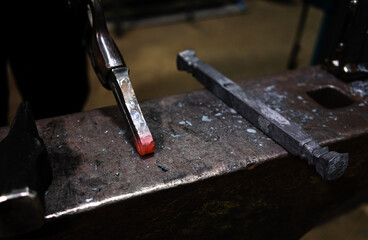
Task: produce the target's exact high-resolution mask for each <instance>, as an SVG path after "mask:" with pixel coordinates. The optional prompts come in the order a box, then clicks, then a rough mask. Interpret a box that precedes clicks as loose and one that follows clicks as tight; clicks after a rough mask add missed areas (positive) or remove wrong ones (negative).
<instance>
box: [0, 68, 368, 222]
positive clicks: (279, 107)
mask: <svg viewBox="0 0 368 240" xmlns="http://www.w3.org/2000/svg"><path fill="white" fill-rule="evenodd" d="M188 81H195V80H194V79H191V77H190V76H189V75H188ZM240 85H241V86H242V87H243V89H244V90H245V91H246V92H247V93H248V94H249V96H252V97H254V98H257V99H260V100H261V101H263V102H265V103H266V104H267V105H269V106H270V107H271V108H273V109H274V110H276V111H278V112H279V113H281V114H282V115H284V116H285V117H286V118H287V119H289V120H292V121H295V122H296V123H298V124H300V125H301V126H302V127H303V129H304V130H305V131H306V132H307V133H309V134H311V135H312V136H313V137H314V138H315V139H316V140H318V141H319V142H320V143H321V144H323V145H329V144H334V143H338V142H341V141H346V140H347V139H353V138H357V137H359V136H362V135H364V136H365V135H367V134H368V84H367V83H366V82H365V83H364V82H363V81H360V82H355V83H353V84H351V85H345V84H344V83H343V82H341V81H339V80H337V79H335V78H334V77H333V76H332V75H330V74H328V73H326V72H324V71H322V70H320V69H319V68H318V67H315V68H306V69H302V70H298V71H292V72H286V73H283V74H280V75H275V76H269V77H265V78H262V79H256V80H253V81H243V82H241V83H240ZM327 85H333V86H335V87H337V88H339V89H340V90H341V91H342V92H344V93H345V94H346V95H348V96H349V97H350V98H351V99H353V100H354V103H353V104H352V105H349V106H347V107H344V108H337V109H328V108H324V107H322V106H320V105H319V104H318V103H316V102H315V101H314V100H313V99H311V98H310V97H309V96H308V95H307V94H306V92H307V91H310V90H313V89H317V88H320V87H321V86H327ZM141 108H142V111H143V113H144V115H145V118H146V120H147V123H148V125H149V127H150V129H151V131H152V135H153V137H154V140H155V143H156V147H157V148H156V150H155V153H154V154H153V155H150V156H147V157H140V156H139V154H138V153H137V152H136V150H135V148H134V145H133V139H132V136H131V134H130V132H129V129H128V126H127V124H126V122H125V120H124V119H123V118H122V117H121V115H120V113H119V111H118V109H117V108H116V107H108V108H103V109H97V110H93V111H88V112H82V113H77V114H72V115H66V116H62V117H57V118H51V119H44V120H39V121H38V122H37V125H38V128H39V133H40V135H41V137H42V138H43V139H44V141H45V144H46V145H47V149H48V152H49V154H50V159H51V164H52V168H53V175H54V180H53V182H52V184H51V186H50V188H49V191H48V192H47V194H46V196H45V203H46V218H47V219H48V220H47V221H49V222H52V221H53V219H58V218H60V217H62V216H68V215H73V214H76V213H79V212H86V211H93V210H95V209H98V208H100V207H101V206H105V207H106V206H109V205H111V204H116V203H119V202H122V203H123V202H124V201H127V200H129V199H135V198H137V197H138V198H139V197H140V196H145V195H148V194H152V193H155V192H159V191H161V190H165V191H167V190H168V189H173V188H175V187H178V186H187V185H190V184H191V183H197V182H201V181H202V180H204V179H209V178H211V177H215V176H224V175H228V174H231V173H237V172H239V171H242V170H245V169H247V170H249V171H252V170H253V169H256V168H261V166H263V165H261V164H262V163H266V162H275V161H278V159H283V158H286V157H287V152H286V151H285V150H283V149H282V148H281V147H280V146H278V145H277V144H276V143H274V142H273V141H272V140H271V139H270V138H268V137H267V136H266V135H264V134H263V133H262V132H260V131H259V130H258V129H256V128H254V127H253V126H252V125H251V124H249V123H248V122H247V121H246V120H245V119H243V118H242V117H241V116H240V115H238V114H237V113H236V112H235V111H234V110H232V109H230V108H229V107H228V106H226V105H225V104H223V103H222V102H221V101H220V100H218V99H217V98H216V97H214V96H213V95H212V94H211V93H209V92H208V91H206V90H201V91H195V92H190V93H186V94H181V95H177V96H171V97H168V98H163V99H157V100H151V101H147V102H143V103H141ZM6 134H7V128H1V129H0V139H2V138H3V137H4V136H5V135H6ZM291 163H293V162H291ZM296 164H302V166H303V164H304V165H305V166H304V167H305V168H306V169H308V168H309V167H308V166H307V163H305V162H303V163H301V162H299V161H296ZM163 168H165V169H163ZM290 168H291V169H292V166H290ZM348 169H349V168H348ZM164 170H168V171H164ZM278 170H280V169H278ZM281 170H284V171H285V174H289V173H290V172H288V170H287V169H285V168H283V169H281ZM308 171H309V172H308V174H311V176H310V179H309V180H310V181H312V182H313V181H314V182H319V181H320V179H319V177H318V175H317V173H315V174H314V175H313V173H314V171H313V170H308ZM259 188H260V189H261V188H262V186H259ZM260 191H261V190H260ZM307 225H308V224H307ZM308 226H309V225H308Z"/></svg>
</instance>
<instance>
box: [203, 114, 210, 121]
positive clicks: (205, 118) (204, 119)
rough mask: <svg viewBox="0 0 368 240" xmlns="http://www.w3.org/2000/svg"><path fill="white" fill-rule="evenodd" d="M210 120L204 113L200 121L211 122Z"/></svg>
mask: <svg viewBox="0 0 368 240" xmlns="http://www.w3.org/2000/svg"><path fill="white" fill-rule="evenodd" d="M211 121H212V119H210V118H209V117H208V116H206V115H203V116H202V122H211Z"/></svg>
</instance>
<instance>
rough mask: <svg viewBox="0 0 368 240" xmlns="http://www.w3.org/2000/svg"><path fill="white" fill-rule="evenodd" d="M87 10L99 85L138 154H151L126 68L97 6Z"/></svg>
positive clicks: (90, 49)
mask: <svg viewBox="0 0 368 240" xmlns="http://www.w3.org/2000/svg"><path fill="white" fill-rule="evenodd" d="M87 6H88V13H89V23H90V28H89V31H87V37H86V43H87V48H88V53H89V56H90V58H91V62H92V65H93V68H94V70H95V72H96V74H97V76H98V78H99V80H100V82H101V84H102V85H103V86H104V87H105V88H107V89H109V90H112V91H113V93H114V96H115V99H116V102H117V104H118V107H119V109H120V111H121V112H122V113H123V114H124V115H125V117H126V118H127V120H128V123H129V126H130V129H131V131H132V133H133V137H134V144H135V146H136V148H137V151H138V152H139V154H141V155H146V154H149V153H152V152H153V151H154V149H155V144H154V142H153V138H152V135H151V132H150V130H149V128H148V126H147V123H146V120H145V119H144V117H143V113H142V111H141V108H140V107H139V103H138V101H137V98H136V96H135V93H134V90H133V87H132V84H131V82H130V79H129V68H128V67H127V66H126V64H125V62H124V59H123V57H122V55H121V54H120V51H119V49H118V48H117V46H116V44H115V42H114V40H113V39H112V37H111V36H110V33H109V31H108V29H107V26H106V21H105V17H104V14H103V11H102V7H101V5H100V2H99V1H98V0H88V1H87Z"/></svg>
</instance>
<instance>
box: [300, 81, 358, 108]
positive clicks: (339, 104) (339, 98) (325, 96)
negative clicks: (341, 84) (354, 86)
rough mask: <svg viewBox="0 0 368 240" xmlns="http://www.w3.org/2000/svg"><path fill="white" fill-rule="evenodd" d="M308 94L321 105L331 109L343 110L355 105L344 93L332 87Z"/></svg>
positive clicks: (311, 91) (325, 87)
mask: <svg viewBox="0 0 368 240" xmlns="http://www.w3.org/2000/svg"><path fill="white" fill-rule="evenodd" d="M307 94H308V96H309V97H311V98H312V99H313V100H314V101H316V102H317V103H318V104H319V105H321V106H323V107H325V108H329V109H335V108H343V107H347V106H350V105H352V104H353V103H354V101H353V99H351V98H350V97H349V96H347V95H346V94H345V93H344V92H343V91H341V90H339V89H338V88H336V87H335V86H331V85H329V86H324V87H321V88H318V89H314V90H310V91H308V92H307Z"/></svg>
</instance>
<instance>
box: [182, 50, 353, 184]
mask: <svg viewBox="0 0 368 240" xmlns="http://www.w3.org/2000/svg"><path fill="white" fill-rule="evenodd" d="M177 66H178V69H179V70H185V71H187V72H189V73H192V75H193V76H194V77H195V78H196V79H197V80H199V81H200V82H201V83H202V84H203V85H204V86H205V87H206V88H207V89H209V90H210V91H211V92H212V93H213V94H215V95H216V96H217V97H218V98H220V99H221V100H222V101H223V102H225V103H226V104H227V105H228V106H230V107H231V108H233V109H235V110H236V111H237V112H238V113H239V114H241V115H242V116H243V117H244V118H246V119H247V120H248V121H249V122H250V123H252V124H253V125H254V126H256V127H257V128H258V129H260V130H261V131H263V132H264V133H265V134H267V135H268V136H269V137H271V138H272V139H273V140H274V141H275V142H277V143H278V144H280V145H281V146H282V147H284V148H285V149H286V150H287V151H288V152H290V153H291V154H293V155H296V156H300V157H301V158H303V159H306V160H307V161H308V163H309V164H310V165H314V166H315V167H316V170H317V172H318V173H319V175H321V177H322V178H323V179H324V180H334V179H337V178H339V177H340V176H341V175H342V174H343V173H344V172H345V170H346V168H347V166H348V159H349V155H348V154H347V153H343V154H341V153H337V152H334V151H329V150H328V148H327V147H321V146H319V144H318V143H317V142H316V141H315V140H314V139H313V138H312V136H310V135H309V134H307V133H305V132H304V131H303V130H302V128H301V127H300V126H299V125H298V124H296V123H294V122H291V121H289V120H287V119H286V118H284V117H283V116H282V115H280V114H279V113H278V112H276V111H274V110H272V109H271V108H270V107H268V106H267V105H265V104H264V103H262V102H260V101H258V100H255V99H250V98H248V97H247V96H246V94H245V92H244V91H243V89H242V88H241V87H240V86H239V85H237V84H236V83H234V82H233V81H231V80H230V79H229V78H227V77H226V76H224V75H223V74H221V73H220V72H218V71H217V70H216V69H214V68H213V67H211V66H210V65H208V64H206V63H204V62H203V61H201V60H200V59H199V58H198V57H196V55H195V52H194V51H193V50H185V51H182V52H180V53H179V54H178V57H177Z"/></svg>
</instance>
